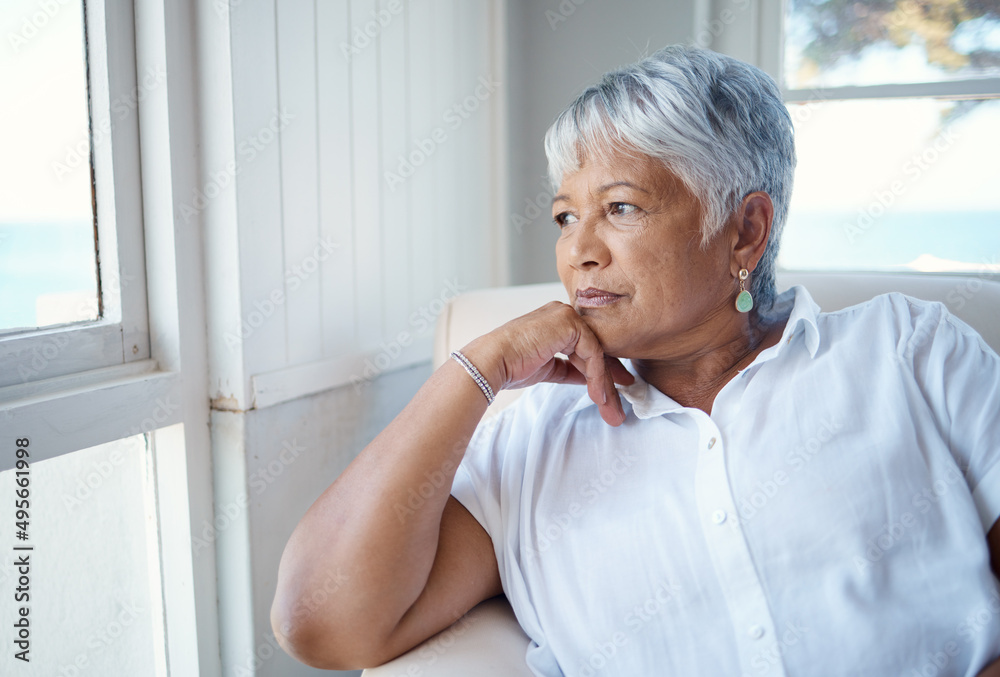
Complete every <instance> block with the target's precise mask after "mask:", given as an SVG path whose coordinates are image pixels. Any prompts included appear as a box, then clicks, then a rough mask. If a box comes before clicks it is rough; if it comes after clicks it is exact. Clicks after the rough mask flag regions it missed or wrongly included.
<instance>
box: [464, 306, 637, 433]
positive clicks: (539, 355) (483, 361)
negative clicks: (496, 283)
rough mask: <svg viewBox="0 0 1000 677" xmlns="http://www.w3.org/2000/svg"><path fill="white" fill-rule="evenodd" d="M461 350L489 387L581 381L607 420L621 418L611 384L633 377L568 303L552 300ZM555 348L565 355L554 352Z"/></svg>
mask: <svg viewBox="0 0 1000 677" xmlns="http://www.w3.org/2000/svg"><path fill="white" fill-rule="evenodd" d="M462 352H463V353H464V354H465V356H466V357H468V358H469V359H470V360H471V361H472V363H473V364H475V365H476V367H477V368H478V369H479V371H480V372H482V374H483V376H485V377H486V379H487V380H488V381H489V382H490V385H491V386H493V389H494V390H495V391H499V390H502V389H507V390H510V389H513V388H524V387H527V386H530V385H534V384H536V383H541V382H543V381H544V382H548V383H580V384H583V383H585V384H586V385H587V392H588V393H589V395H590V399H592V400H593V401H594V402H595V403H596V404H597V406H598V408H599V409H600V412H601V417H602V418H603V419H604V420H605V421H606V422H607V423H608V424H610V425H620V424H621V423H622V422H624V421H625V413H624V412H623V410H622V404H621V400H620V398H619V396H618V391H617V390H616V389H615V383H622V384H625V385H628V384H631V383H634V382H635V377H634V376H632V374H630V373H629V372H628V371H627V370H626V369H625V367H624V365H622V363H621V362H620V361H619V360H618V359H617V358H614V357H607V356H606V355H605V354H604V349H603V347H602V346H601V342H600V341H599V340H598V339H597V336H596V335H595V334H594V332H593V331H592V330H591V329H590V327H589V326H588V325H587V323H586V321H585V320H584V318H583V317H581V316H580V314H579V313H577V312H576V311H575V310H574V309H573V307H572V306H569V305H566V304H565V303H560V302H558V301H553V302H552V303H548V304H546V305H544V306H542V307H541V308H539V309H538V310H535V311H532V312H530V313H528V314H527V315H523V316H521V317H519V318H517V319H515V320H511V321H510V322H508V323H507V324H505V325H503V326H502V327H499V328H498V329H495V330H493V331H492V332H490V333H489V334H486V335H485V336H481V337H480V338H478V339H476V340H475V341H473V342H472V343H470V344H469V345H468V346H466V347H465V348H463V350H462ZM556 353H562V354H563V355H566V357H567V359H562V358H559V357H556Z"/></svg>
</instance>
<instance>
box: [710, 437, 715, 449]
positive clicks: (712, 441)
mask: <svg viewBox="0 0 1000 677" xmlns="http://www.w3.org/2000/svg"><path fill="white" fill-rule="evenodd" d="M715 441H716V440H715V438H714V437H713V438H712V439H710V440H709V441H708V448H709V449H711V448H712V447H714V446H715Z"/></svg>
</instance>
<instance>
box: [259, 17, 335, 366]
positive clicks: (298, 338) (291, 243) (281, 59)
mask: <svg viewBox="0 0 1000 677" xmlns="http://www.w3.org/2000/svg"><path fill="white" fill-rule="evenodd" d="M313 2H314V0H281V2H279V3H278V5H277V36H278V37H277V41H278V94H279V101H280V104H281V110H282V113H284V114H285V115H287V116H288V117H289V119H288V123H287V126H285V127H284V128H283V129H282V130H281V142H280V146H279V148H280V151H281V198H282V199H281V207H282V236H283V240H284V271H285V279H284V282H285V284H284V287H283V290H284V295H283V296H278V295H275V297H274V298H273V299H271V301H272V302H273V303H275V304H277V303H278V302H279V301H282V300H283V302H284V303H283V304H284V309H283V310H284V313H285V317H286V331H287V339H286V343H287V351H288V354H287V359H288V362H289V364H301V363H303V362H312V361H315V360H318V359H320V358H322V356H323V345H322V341H323V336H322V331H321V330H322V324H321V323H317V322H316V318H317V317H320V316H321V305H322V304H321V298H322V295H321V293H320V280H321V270H320V266H321V260H322V259H323V258H324V257H329V254H328V252H327V251H326V250H325V249H323V248H321V247H320V246H319V245H320V233H319V214H318V211H319V204H318V195H317V191H318V186H317V181H318V176H317V164H318V162H317V160H318V158H317V150H316V136H317V126H316V117H317V111H316V105H317V102H316V39H315V37H316V36H315V31H316V23H315V22H316V13H315V7H314V5H313ZM265 307H267V306H265ZM275 312H281V310H280V309H275Z"/></svg>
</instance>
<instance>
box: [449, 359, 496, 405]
mask: <svg viewBox="0 0 1000 677" xmlns="http://www.w3.org/2000/svg"><path fill="white" fill-rule="evenodd" d="M451 358H452V359H453V360H455V361H456V362H458V363H459V364H460V365H462V366H463V367H465V371H467V372H469V376H471V377H472V378H473V380H475V382H476V385H477V386H479V389H480V390H482V391H483V395H486V402H487V406H489V405H490V404H493V400H495V399H496V396H495V395H494V394H493V388H491V387H490V383H489V381H487V380H486V379H485V378H483V375H482V374H480V373H479V370H478V369H476V365H474V364H472V362H470V361H469V358H468V357H466V356H465V355H463V354H462V353H460V352H458V351H457V350H456V351H455V352H453V353H452V354H451Z"/></svg>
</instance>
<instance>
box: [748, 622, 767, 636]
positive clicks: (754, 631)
mask: <svg viewBox="0 0 1000 677" xmlns="http://www.w3.org/2000/svg"><path fill="white" fill-rule="evenodd" d="M747 634H748V635H750V637H751V638H753V639H760V638H761V637H763V636H764V628H762V627H760V626H759V625H751V626H750V629H749V630H747Z"/></svg>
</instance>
